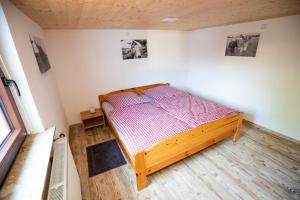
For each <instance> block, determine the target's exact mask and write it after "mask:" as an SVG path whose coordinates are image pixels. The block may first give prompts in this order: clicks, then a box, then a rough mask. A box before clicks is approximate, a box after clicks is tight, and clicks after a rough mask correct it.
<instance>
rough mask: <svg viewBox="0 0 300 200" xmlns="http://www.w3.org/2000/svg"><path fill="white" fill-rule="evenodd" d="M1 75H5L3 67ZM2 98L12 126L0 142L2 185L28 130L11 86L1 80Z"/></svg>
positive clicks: (0, 96)
mask: <svg viewBox="0 0 300 200" xmlns="http://www.w3.org/2000/svg"><path fill="white" fill-rule="evenodd" d="M0 76H1V77H3V76H4V74H3V72H2V70H1V69H0ZM0 98H1V100H0V102H1V103H0V104H1V105H0V107H1V108H0V109H2V110H3V113H4V115H5V118H6V119H7V122H8V124H9V126H10V128H11V131H10V133H9V134H8V135H7V136H6V138H5V140H3V142H2V143H1V144H0V185H2V184H3V182H4V180H5V177H6V175H7V174H8V172H9V170H10V168H11V166H12V164H13V162H14V160H15V158H16V156H17V153H18V152H19V150H20V147H21V145H22V143H23V142H24V140H25V136H26V130H25V126H24V123H23V121H22V119H21V116H20V114H19V111H18V109H17V106H16V103H15V101H14V98H13V96H12V94H11V92H10V89H9V87H5V86H4V84H3V83H2V81H1V80H0Z"/></svg>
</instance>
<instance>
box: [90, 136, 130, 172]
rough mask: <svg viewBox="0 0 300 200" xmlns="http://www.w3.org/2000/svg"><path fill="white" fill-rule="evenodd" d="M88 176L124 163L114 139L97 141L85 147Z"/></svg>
mask: <svg viewBox="0 0 300 200" xmlns="http://www.w3.org/2000/svg"><path fill="white" fill-rule="evenodd" d="M86 152H87V158H88V168H89V177H92V176H96V175H97V174H100V173H103V172H106V171H108V170H111V169H114V168H116V167H119V166H121V165H125V164H126V160H125V158H124V156H123V154H122V152H121V150H120V148H119V146H118V144H117V141H116V140H110V141H107V142H103V143H99V144H96V145H93V146H89V147H87V148H86Z"/></svg>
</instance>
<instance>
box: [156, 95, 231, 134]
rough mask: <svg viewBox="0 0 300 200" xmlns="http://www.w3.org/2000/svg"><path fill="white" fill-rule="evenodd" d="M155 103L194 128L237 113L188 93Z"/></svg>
mask: <svg viewBox="0 0 300 200" xmlns="http://www.w3.org/2000/svg"><path fill="white" fill-rule="evenodd" d="M154 101H155V104H156V105H159V106H160V107H161V108H163V109H164V110H165V111H166V112H167V113H168V114H170V115H172V116H173V117H175V118H177V119H179V120H181V121H184V122H186V123H187V124H188V125H189V126H190V127H193V128H195V127H197V126H200V125H202V124H205V123H208V122H211V121H214V120H217V119H220V118H222V117H224V116H226V115H228V114H230V113H232V112H235V111H234V110H233V109H231V108H227V107H225V106H222V105H218V104H216V103H213V102H211V101H207V100H205V99H203V98H201V97H198V96H193V95H191V94H188V93H186V95H184V96H177V97H170V98H163V99H159V100H154Z"/></svg>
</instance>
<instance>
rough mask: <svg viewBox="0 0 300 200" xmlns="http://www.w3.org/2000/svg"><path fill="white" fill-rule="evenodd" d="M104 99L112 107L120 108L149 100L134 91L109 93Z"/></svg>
mask: <svg viewBox="0 0 300 200" xmlns="http://www.w3.org/2000/svg"><path fill="white" fill-rule="evenodd" d="M106 100H107V101H108V102H109V103H110V104H111V105H112V106H113V107H114V108H122V107H126V106H131V105H135V104H140V103H146V102H149V101H150V99H148V98H147V97H145V96H138V95H137V94H135V93H134V92H122V93H118V94H114V95H111V96H109V97H107V98H106Z"/></svg>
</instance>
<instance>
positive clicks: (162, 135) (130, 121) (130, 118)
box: [108, 103, 191, 156]
mask: <svg viewBox="0 0 300 200" xmlns="http://www.w3.org/2000/svg"><path fill="white" fill-rule="evenodd" d="M108 115H109V117H110V119H111V121H112V122H113V124H114V126H115V128H116V129H117V130H118V133H119V135H120V134H121V135H120V138H121V140H122V141H123V142H124V143H125V145H126V147H127V149H128V151H129V153H130V154H131V156H134V155H135V154H136V153H137V152H139V151H141V150H143V149H147V148H149V147H151V146H152V145H154V144H156V143H158V142H160V141H162V140H164V139H166V138H168V137H171V136H173V135H176V134H178V133H181V132H184V131H186V130H189V129H191V127H189V126H188V125H187V124H186V123H185V122H183V121H180V120H179V119H176V118H175V117H173V116H171V115H169V114H168V113H167V112H165V111H164V110H163V109H162V108H159V107H156V106H153V105H152V104H151V103H142V104H137V105H133V106H127V107H123V108H115V109H114V110H113V111H111V112H109V113H108Z"/></svg>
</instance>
